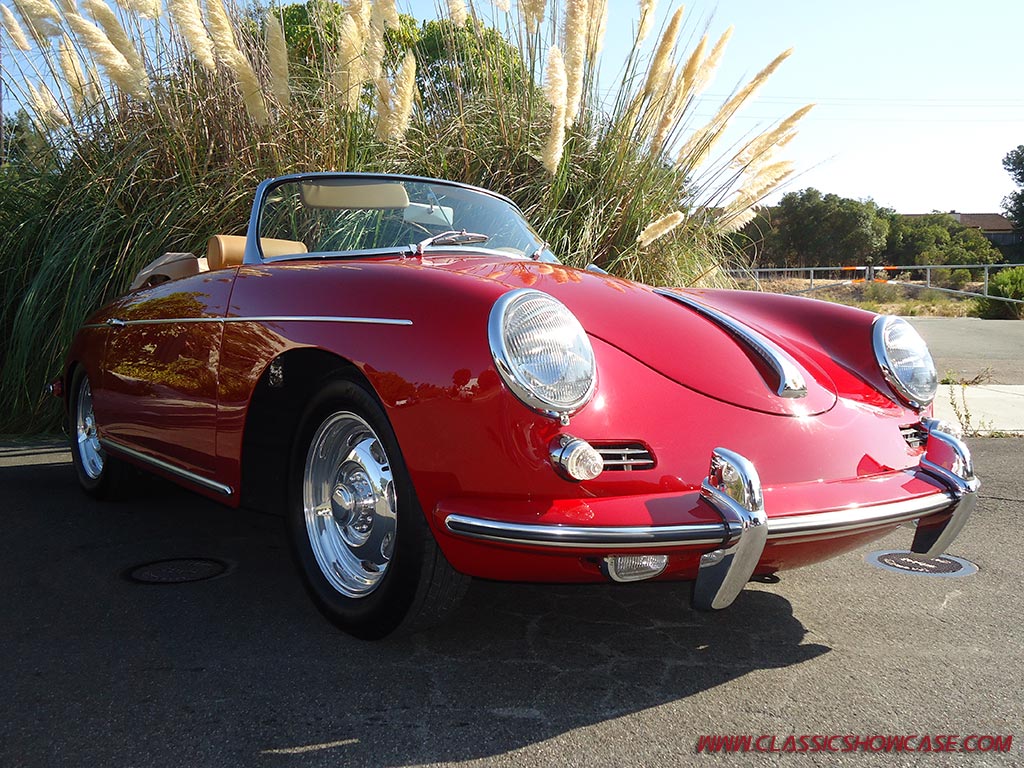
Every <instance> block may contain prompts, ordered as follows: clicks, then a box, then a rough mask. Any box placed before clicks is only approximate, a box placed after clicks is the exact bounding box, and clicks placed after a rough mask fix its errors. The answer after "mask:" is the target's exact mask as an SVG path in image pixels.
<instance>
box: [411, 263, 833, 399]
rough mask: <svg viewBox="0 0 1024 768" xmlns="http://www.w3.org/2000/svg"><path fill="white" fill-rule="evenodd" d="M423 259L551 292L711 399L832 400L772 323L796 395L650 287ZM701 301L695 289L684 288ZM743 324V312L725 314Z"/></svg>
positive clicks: (536, 267) (559, 270)
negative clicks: (800, 385) (791, 368)
mask: <svg viewBox="0 0 1024 768" xmlns="http://www.w3.org/2000/svg"><path fill="white" fill-rule="evenodd" d="M430 266H433V267H435V268H439V269H443V270H446V271H452V272H457V273H461V274H465V275H467V276H468V275H472V276H474V277H478V278H484V279H488V280H494V281H497V282H499V283H501V284H503V285H505V286H507V287H508V288H509V289H516V288H534V289H536V290H539V291H544V292H545V293H549V294H551V295H552V296H555V297H556V298H558V299H559V300H560V301H562V302H563V303H564V304H565V305H566V306H567V307H569V309H571V310H572V311H573V313H574V314H575V315H576V317H578V318H579V320H580V322H581V323H582V324H583V327H584V328H586V329H587V332H588V333H589V334H591V335H592V336H595V337H597V338H599V339H601V340H602V341H605V342H607V343H608V344H611V345H613V346H615V347H617V348H619V349H620V350H622V351H623V352H625V353H627V354H629V355H631V356H632V357H634V358H636V359H637V360H639V361H640V362H642V363H644V364H645V365H647V366H649V367H650V368H652V369H654V370H656V371H658V372H659V373H661V374H662V375H664V376H666V377H668V378H670V379H672V380H674V381H676V382H677V383H679V384H681V385H683V386H685V387H689V388H690V389H693V390H696V391H698V392H701V393H702V394H705V395H708V396H710V397H713V398H715V399H718V400H723V401H725V402H728V403H732V404H734V405H739V406H742V407H744V408H749V409H752V410H757V411H762V412H765V413H773V414H780V415H789V416H810V415H814V414H818V413H823V412H824V411H827V410H828V409H830V408H831V407H832V406H833V405H834V404H835V402H836V395H835V387H834V385H833V383H832V381H831V379H830V378H829V377H828V374H827V373H826V372H825V371H823V370H822V369H821V367H820V366H818V365H817V364H815V363H814V362H813V361H811V360H809V359H808V358H807V357H806V356H805V355H803V354H801V353H800V350H799V349H796V348H794V347H793V345H792V344H788V343H787V342H786V341H785V340H784V339H782V338H780V337H779V336H778V335H777V334H773V333H772V329H771V328H765V327H758V328H756V329H755V330H756V331H757V332H758V333H760V334H761V335H762V336H764V337H765V338H766V339H767V340H768V341H769V342H770V343H772V344H774V345H775V346H777V347H778V348H780V349H781V350H783V351H784V353H786V354H788V356H789V357H790V358H791V359H792V360H793V361H794V362H795V363H796V364H797V367H798V368H799V370H800V373H801V374H802V375H803V379H804V381H805V383H806V385H807V394H806V395H805V396H803V397H781V396H780V395H779V394H778V393H777V388H778V379H777V377H776V376H775V374H774V373H773V372H772V371H771V369H770V368H768V366H766V365H765V363H764V359H763V358H762V357H761V356H760V355H759V354H758V353H757V352H756V351H755V350H754V349H753V348H752V347H751V346H750V345H749V344H746V343H743V342H742V341H739V340H738V339H737V338H736V337H735V336H734V335H733V334H732V333H730V332H729V331H728V330H726V329H724V328H723V327H721V325H720V324H717V323H715V322H714V321H712V320H710V319H708V318H707V317H705V316H703V315H702V314H700V313H699V312H697V311H694V309H692V308H690V307H687V306H685V305H683V304H680V303H679V302H677V301H673V300H672V299H670V298H667V297H665V296H661V295H658V294H656V293H655V292H654V291H653V290H652V289H651V288H649V287H647V286H643V285H639V284H637V283H632V282H629V281H626V280H620V279H618V278H615V277H610V276H607V275H601V274H597V273H593V272H586V271H582V270H578V269H571V268H569V267H564V266H561V265H558V264H540V263H536V262H524V261H516V260H508V261H506V260H495V261H492V260H489V259H481V258H479V257H476V258H472V257H470V258H439V259H432V260H431V261H430ZM682 293H684V294H685V295H687V296H690V297H692V298H694V299H696V300H697V301H698V302H701V303H704V304H708V305H710V304H711V301H710V300H709V297H707V296H701V293H700V291H683V292H682ZM732 317H733V318H734V319H735V320H738V321H739V322H740V323H743V318H742V317H737V316H736V315H732Z"/></svg>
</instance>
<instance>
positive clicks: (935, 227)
mask: <svg viewBox="0 0 1024 768" xmlns="http://www.w3.org/2000/svg"><path fill="white" fill-rule="evenodd" d="M887 215H888V217H889V238H888V242H887V243H886V248H885V252H884V253H883V254H882V259H883V260H884V261H885V262H886V263H889V264H893V265H907V266H910V265H913V264H995V263H996V262H998V261H1001V260H1002V256H1001V254H1000V253H999V251H998V250H997V249H996V248H995V247H994V246H993V245H992V244H991V243H990V242H989V241H988V240H987V239H986V238H985V236H984V235H983V234H981V232H980V231H978V230H977V229H970V228H968V227H965V226H963V225H962V224H960V223H959V222H958V221H957V220H956V219H955V218H954V217H953V216H951V215H950V214H948V213H929V214H926V215H924V216H902V215H900V214H898V213H894V212H892V211H889V212H888V214H887Z"/></svg>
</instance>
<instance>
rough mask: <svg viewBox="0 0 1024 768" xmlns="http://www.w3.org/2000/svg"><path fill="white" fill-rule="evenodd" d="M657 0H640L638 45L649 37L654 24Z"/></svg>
mask: <svg viewBox="0 0 1024 768" xmlns="http://www.w3.org/2000/svg"><path fill="white" fill-rule="evenodd" d="M655 4H656V3H655V0H640V28H639V29H638V30H637V32H636V42H637V45H639V44H640V43H642V42H643V41H644V40H646V39H647V36H648V35H649V34H650V33H651V27H652V26H653V25H654V6H655Z"/></svg>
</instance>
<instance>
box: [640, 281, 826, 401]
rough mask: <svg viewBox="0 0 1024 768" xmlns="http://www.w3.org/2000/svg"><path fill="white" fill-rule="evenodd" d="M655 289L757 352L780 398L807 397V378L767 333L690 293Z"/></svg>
mask: <svg viewBox="0 0 1024 768" xmlns="http://www.w3.org/2000/svg"><path fill="white" fill-rule="evenodd" d="M654 292H655V293H657V294H658V295H659V296H664V297H665V298H667V299H671V300H672V301H675V302H678V303H680V304H682V305H684V306H686V307H689V308H690V309H692V310H693V311H694V312H697V313H698V314H700V315H702V316H704V317H706V318H707V319H708V320H710V321H711V322H713V323H714V324H715V325H717V326H718V327H720V328H722V329H723V330H725V331H728V332H729V333H730V334H731V335H732V336H733V337H734V338H736V339H737V340H739V341H740V342H742V343H743V344H745V345H746V346H747V347H748V348H749V349H751V350H752V351H754V352H755V353H757V355H758V356H759V357H760V358H761V359H762V360H764V361H765V363H767V364H768V366H769V367H770V368H771V369H772V370H773V371H774V372H775V374H776V376H777V377H778V384H777V386H776V388H775V394H777V395H778V396H779V397H787V398H797V397H806V396H807V381H806V380H805V379H804V375H803V373H802V372H801V370H800V366H799V365H798V364H797V362H796V361H795V360H794V359H793V358H792V357H790V356H789V355H788V354H787V353H786V352H785V351H784V350H782V349H781V348H780V347H779V346H778V345H777V344H775V343H774V342H773V341H771V340H769V339H768V338H767V337H766V336H764V335H763V334H761V333H759V332H758V331H755V330H754V329H753V328H751V327H750V326H748V325H744V324H743V323H741V322H740V321H739V320H737V319H736V318H734V317H730V316H729V315H726V314H724V313H723V312H719V311H718V310H717V309H713V308H712V307H709V306H708V305H707V304H702V303H701V302H699V301H695V300H694V299H692V298H690V297H689V296H684V295H682V294H680V293H676V292H675V291H669V290H666V289H664V288H655V289H654Z"/></svg>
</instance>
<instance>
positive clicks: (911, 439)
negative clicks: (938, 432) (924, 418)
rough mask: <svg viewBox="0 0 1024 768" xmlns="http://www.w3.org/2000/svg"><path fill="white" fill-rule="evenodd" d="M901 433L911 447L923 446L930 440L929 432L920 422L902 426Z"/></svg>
mask: <svg viewBox="0 0 1024 768" xmlns="http://www.w3.org/2000/svg"><path fill="white" fill-rule="evenodd" d="M900 434H901V435H903V439H904V440H906V442H907V445H909V446H910V447H911V448H923V447H924V446H925V444H927V442H928V433H927V432H926V431H925V429H924V427H923V426H921V425H920V424H910V425H909V426H906V427H900Z"/></svg>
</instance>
